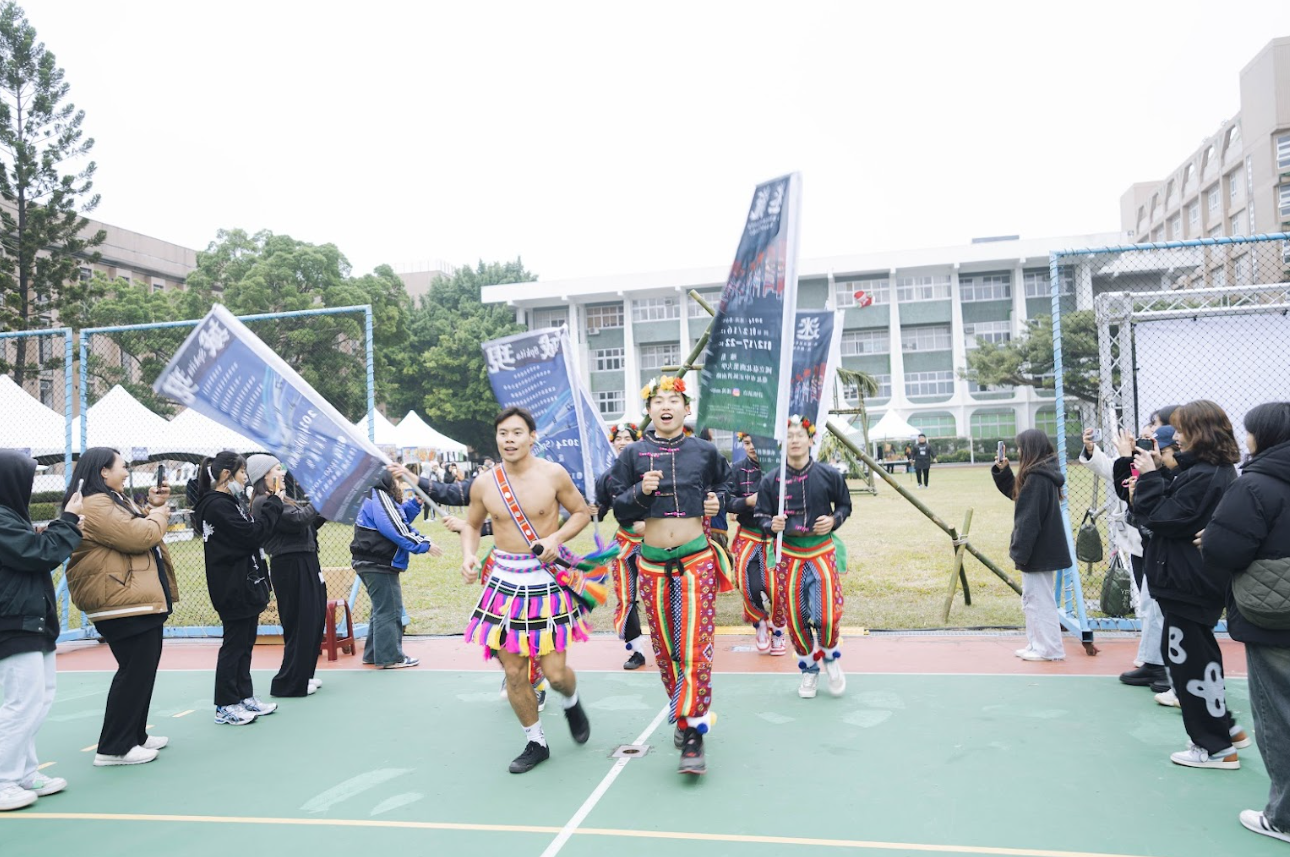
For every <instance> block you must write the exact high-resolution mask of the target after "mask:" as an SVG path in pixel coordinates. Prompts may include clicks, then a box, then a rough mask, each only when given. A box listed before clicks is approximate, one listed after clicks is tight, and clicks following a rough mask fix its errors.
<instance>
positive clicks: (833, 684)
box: [824, 658, 847, 696]
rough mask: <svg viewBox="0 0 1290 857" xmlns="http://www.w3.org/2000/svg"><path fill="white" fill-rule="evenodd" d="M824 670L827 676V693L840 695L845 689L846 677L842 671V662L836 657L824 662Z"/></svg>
mask: <svg viewBox="0 0 1290 857" xmlns="http://www.w3.org/2000/svg"><path fill="white" fill-rule="evenodd" d="M824 672H826V673H827V674H828V678H829V695H831V696H841V695H842V694H843V692H845V691H846V689H847V677H846V674H845V673H843V672H842V664H841V663H839V662H838V659H837V658H834V659H833V660H831V661H825V662H824Z"/></svg>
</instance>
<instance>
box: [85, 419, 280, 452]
mask: <svg viewBox="0 0 1290 857" xmlns="http://www.w3.org/2000/svg"><path fill="white" fill-rule="evenodd" d="M90 425H91V427H92V426H93V425H94V423H93V422H91V423H90ZM225 449H231V450H233V451H234V452H239V453H243V454H245V453H248V452H262V451H264V444H262V443H256V442H255V441H253V440H250V439H249V438H246V437H244V436H242V435H241V434H238V433H237V432H235V431H233V430H232V429H230V428H227V427H225V426H223V425H221V424H220V423H217V422H215V421H214V420H213V419H211V418H210V417H207V416H204V415H202V414H199V413H197V411H195V410H193V409H192V408H189V409H187V410H186V411H184V412H183V413H181V414H180V415H179V416H177V417H175V418H174V419H173V420H171V421H170V424H169V433H168V439H167V442H166V444H164V445H163V446H162V447H159V448H157V449H155V450H152V451H151V454H152V455H156V454H158V453H167V452H168V453H176V454H182V455H201V456H208V455H215V454H216V453H217V452H220V451H221V450H225Z"/></svg>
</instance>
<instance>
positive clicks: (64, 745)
mask: <svg viewBox="0 0 1290 857" xmlns="http://www.w3.org/2000/svg"><path fill="white" fill-rule="evenodd" d="M323 677H324V680H325V681H326V686H325V687H324V688H323V689H322V690H321V691H319V693H318V694H317V695H316V696H314V697H311V698H307V699H299V700H296V699H292V700H283V701H281V703H282V706H281V708H280V709H279V711H278V713H277V714H274V715H273V716H271V717H267V718H262V719H261V720H260V722H257V723H255V724H253V725H251V726H249V727H244V728H232V727H223V726H219V727H217V726H215V725H214V723H212V722H211V705H210V702H209V700H210V694H211V681H212V675H211V673H210V672H209V671H199V672H163V673H162V674H161V675H160V677H159V679H158V685H157V693H156V696H155V698H154V703H153V717H152V723H153V724H154V729H153V732H154V733H156V734H160V735H168V736H169V737H170V739H171V746H170V747H169V748H167V749H165V750H163V751H162V753H161V758H160V759H158V760H157V761H156V762H153V763H151V764H148V765H141V766H137V767H130V768H94V767H92V766H91V764H90V762H91V759H92V752H91V751H85V750H83V748H86V747H87V746H88V745H91V744H93V743H94V741H96V740H97V736H98V729H99V726H100V717H101V713H102V706H103V702H104V694H105V692H106V689H107V684H108V682H109V680H110V678H111V675H110V674H109V673H75V672H69V673H62V674H60V676H59V693H58V700H57V702H56V704H55V706H54V710H53V713H52V714H51V716H50V719H49V721H48V722H47V723H46V725H45V728H44V730H43V731H42V733H41V738H40V751H41V758H42V761H45V762H50V761H52V762H56V764H55V765H54V766H52V767H50V768H48V769H46V772H47V773H49V774H51V775H53V774H57V775H60V776H64V777H66V778H67V779H68V780H70V781H71V786H70V787H69V789H68V791H67V792H65V793H63V794H60V795H56V796H52V797H49V798H42V799H41V800H40V802H39V803H38V804H37V805H36V806H35V807H32V808H30V809H27V810H22V811H20V812H14V813H4V814H2V815H0V853H3V854H5V855H27V854H36V853H47V854H57V853H74V852H76V851H78V850H81V849H86V848H88V849H90V851H91V852H92V853H93V854H94V855H95V857H118V855H120V857H126V855H129V857H138V855H147V854H160V853H174V854H183V855H192V857H201V855H227V854H230V853H247V850H248V849H250V850H251V851H252V852H260V853H265V852H267V853H277V854H284V853H291V854H301V855H303V854H310V853H322V850H323V849H336V848H340V849H347V850H341V851H339V852H336V853H342V854H344V853H364V852H366V853H401V854H412V855H420V854H506V855H540V854H543V853H544V852H545V853H548V854H553V853H559V854H561V855H570V857H575V855H593V854H595V855H603V854H605V853H606V851H607V850H610V851H612V853H614V854H615V855H637V854H642V855H643V854H657V853H659V852H660V851H661V850H663V849H666V851H667V853H669V854H704V855H740V857H743V855H746V857H761V855H771V854H776V855H796V854H807V853H810V852H812V851H815V850H818V849H819V848H820V847H821V846H824V845H829V846H832V847H829V848H828V851H827V853H848V852H850V853H864V854H876V855H887V854H906V853H946V854H965V853H974V854H1013V855H1032V854H1049V855H1052V854H1076V853H1083V854H1090V853H1095V854H1116V855H1171V857H1188V856H1189V855H1196V857H1216V855H1238V854H1239V855H1245V856H1246V857H1259V855H1282V857H1284V855H1285V854H1286V847H1285V846H1284V845H1283V844H1281V843H1278V842H1275V841H1272V840H1268V839H1264V838H1261V837H1258V836H1255V835H1253V834H1251V833H1249V832H1247V831H1245V830H1244V829H1243V828H1241V827H1240V825H1239V823H1238V822H1237V821H1236V815H1237V813H1238V812H1239V811H1240V810H1241V809H1245V808H1262V806H1263V805H1264V802H1265V800H1266V796H1267V786H1268V780H1267V776H1266V773H1265V771H1264V769H1263V764H1262V760H1261V759H1260V758H1259V754H1258V752H1257V750H1256V749H1255V748H1250V749H1249V750H1245V751H1243V752H1242V753H1241V761H1242V765H1243V767H1242V769H1241V770H1240V771H1236V772H1231V771H1211V770H1192V769H1185V768H1180V767H1177V766H1175V765H1172V764H1170V763H1169V761H1168V754H1169V752H1170V751H1172V750H1176V749H1180V748H1181V747H1182V746H1183V745H1184V743H1185V737H1184V733H1183V730H1182V723H1181V720H1180V716H1179V714H1178V712H1177V710H1176V709H1165V708H1161V707H1159V706H1156V705H1154V704H1152V703H1151V698H1150V694H1149V693H1148V692H1147V691H1145V690H1142V689H1137V688H1126V687H1123V686H1121V685H1120V684H1119V683H1118V682H1116V680H1115V679H1114V678H1102V677H1099V678H1091V677H1090V678H1084V677H1079V678H1077V677H1060V678H1059V677H1051V678H1050V677H1038V678H1036V677H1026V676H961V675H956V676H936V675H917V676H915V675H894V676H893V675H879V676H866V675H852V676H850V677H849V681H850V686H849V688H848V691H847V695H846V696H845V697H844V698H842V699H833V698H831V697H829V696H827V694H825V693H823V692H821V695H820V696H819V697H818V698H816V699H814V700H802V699H799V698H798V697H797V694H796V684H797V682H796V677H795V676H793V675H791V674H785V675H720V676H718V678H717V683H716V700H717V704H716V710H717V712H718V714H719V721H718V723H717V725H716V727H715V729H714V731H713V733H712V735H711V736H710V740H709V742H708V766H709V773H708V775H707V776H705V777H702V778H682V777H680V776H678V775H677V774H676V759H677V753H676V751H675V750H673V749H672V745H671V737H672V736H671V727H670V726H668V725H667V724H666V723H663V724H662V725H660V726H659V727H658V728H657V729H655V730H654V731H653V732H652V733H651V734H650V736H649V737H648V739H647V742H648V743H649V744H650V745H651V750H650V752H649V753H648V754H647V755H645V756H644V757H641V758H635V759H633V760H631V761H629V762H626V763H625V764H624V765H622V767H621V770H620V771H619V772H618V775H617V777H616V778H615V779H613V780H612V782H611V783H610V784H608V786H607V788H605V789H604V790H603V794H601V795H600V796H599V798H598V800H589V798H592V797H593V793H594V792H596V791H597V789H598V787H599V786H601V785H602V782H603V781H604V780H605V779H606V775H607V774H609V773H610V771H611V769H612V768H613V767H614V766H615V762H614V760H612V759H610V758H609V754H610V753H611V751H612V750H613V749H614V748H616V747H617V746H618V745H621V744H629V743H632V742H633V741H635V740H636V739H637V737H638V736H640V735H641V733H642V732H643V731H644V730H645V729H646V728H647V727H648V726H649V725H650V724H651V722H654V721H655V719H656V716H657V715H658V714H659V712H660V710H661V708H662V705H663V693H662V688H661V684H660V683H659V681H658V678H657V676H656V675H654V674H648V675H643V674H629V673H622V672H614V673H603V672H602V673H595V672H583V673H581V695H582V697H583V700H584V704H585V705H586V706H587V708H588V713H589V715H590V717H591V722H592V738H591V741H590V742H589V743H588V744H587V745H585V746H583V747H578V746H575V745H574V744H573V742H572V741H571V739H570V738H569V734H568V730H567V728H566V727H565V724H564V719H563V717H562V716H561V713H560V706H559V701H558V698H555V699H553V700H552V703H551V705H550V706H549V707H548V709H547V711H546V712H545V714H544V715H543V722H544V723H545V724H546V729H547V734H548V740H549V743H550V745H551V750H552V758H551V760H550V761H549V762H547V763H545V764H543V765H541V766H540V767H538V768H537V769H536V770H534V771H533V772H531V773H529V774H526V775H522V776H514V775H511V774H509V773H507V771H506V766H507V764H508V763H509V761H510V760H511V758H512V757H514V756H515V755H516V754H518V753H519V751H520V750H521V749H522V748H523V733H522V732H521V731H520V729H519V727H518V725H517V724H516V722H515V719H514V716H513V715H512V714H511V711H510V708H509V706H508V705H506V703H505V702H504V701H503V700H501V699H500V697H499V694H498V690H499V684H500V674H498V673H493V672H466V673H452V672H432V671H428V670H406V671H399V672H372V671H354V672H347V671H339V672H327V673H324V674H323ZM268 678H269V676H268V674H260V673H257V674H256V682H257V685H258V686H259V687H261V688H265V689H267V684H268ZM1228 692H1229V702H1230V704H1231V705H1232V708H1233V710H1235V711H1237V712H1238V714H1239V713H1241V712H1244V711H1246V710H1247V709H1248V696H1247V691H1246V684H1245V681H1244V680H1229V684H1228ZM190 709H192V710H193V712H192V713H191V714H187V715H184V716H181V717H174V715H176V714H180V713H181V712H184V711H188V710H190ZM1242 720H1243V721H1244V723H1245V725H1246V726H1247V727H1250V728H1252V723H1250V722H1249V720H1248V718H1242ZM584 805H586V808H587V809H589V811H588V812H587V813H586V816H585V818H583V819H581V821H580V822H579V823H578V825H577V827H576V830H575V832H573V833H572V835H571V836H568V837H567V841H564V842H563V844H562V845H561V846H560V847H559V849H558V852H556V851H555V850H554V849H552V848H551V846H552V843H553V841H554V840H556V837H557V833H558V832H559V831H560V830H561V829H562V828H565V827H566V825H567V824H568V823H569V822H570V820H571V819H573V818H574V816H575V813H578V812H579V809H580V808H582V807H584ZM122 816H127V817H128V818H127V819H123V818H122ZM167 816H170V817H172V818H166V817H167ZM174 816H186V817H189V818H186V819H175V818H173V817H174ZM256 821H260V822H262V823H255V822H256ZM216 822H218V823H216ZM453 825H458V826H460V827H458V828H457V829H451V827H452V826H453ZM692 834H699V835H701V836H706V837H708V838H706V839H701V838H695V837H694V836H692ZM784 838H788V840H791V841H786V840H785V839H784ZM808 840H817V841H808ZM818 840H829V842H820V841H818ZM360 849H361V850H360Z"/></svg>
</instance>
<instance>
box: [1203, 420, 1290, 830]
mask: <svg viewBox="0 0 1290 857" xmlns="http://www.w3.org/2000/svg"><path fill="white" fill-rule="evenodd" d="M1245 430H1246V432H1247V434H1246V437H1245V443H1246V446H1247V447H1248V448H1249V450H1250V458H1249V459H1248V460H1247V461H1246V463H1245V466H1244V467H1243V468H1242V469H1241V476H1240V478H1239V479H1237V480H1236V481H1235V482H1233V483H1232V486H1231V487H1230V488H1228V489H1227V492H1226V493H1225V494H1224V495H1223V499H1222V500H1221V501H1219V504H1218V508H1217V509H1215V510H1214V517H1213V518H1211V519H1210V521H1209V524H1208V525H1207V526H1206V527H1205V529H1204V530H1203V531H1202V532H1201V534H1200V536H1199V537H1198V538H1197V541H1199V542H1201V545H1202V552H1203V555H1204V561H1205V566H1206V569H1208V570H1209V571H1210V572H1211V574H1213V575H1214V576H1215V577H1217V578H1219V579H1225V578H1233V579H1234V578H1235V576H1236V575H1240V574H1248V573H1249V572H1248V571H1247V569H1248V568H1249V567H1250V566H1251V565H1253V564H1254V562H1255V561H1256V560H1258V561H1261V563H1262V565H1263V566H1264V567H1266V568H1269V569H1274V570H1276V571H1278V572H1279V574H1280V578H1281V580H1283V581H1290V402H1269V403H1267V404H1264V405H1259V406H1258V407H1256V408H1254V409H1252V410H1250V411H1249V412H1248V413H1246V415H1245ZM1287 594H1290V593H1287V592H1286V591H1285V588H1284V587H1283V589H1282V590H1281V591H1280V592H1279V595H1280V596H1281V598H1282V599H1284V598H1286V597H1287ZM1281 603H1282V604H1284V603H1285V602H1284V601H1282V602H1281ZM1227 631H1228V633H1229V634H1231V635H1232V639H1234V640H1239V641H1240V642H1242V643H1244V644H1245V659H1246V664H1247V665H1248V667H1249V673H1250V711H1251V712H1252V713H1253V715H1254V732H1255V736H1256V737H1257V738H1258V742H1259V752H1260V753H1261V754H1262V755H1263V763H1264V765H1265V766H1266V767H1267V769H1268V777H1269V778H1270V779H1271V780H1272V784H1271V788H1270V789H1269V790H1268V804H1267V806H1266V807H1265V808H1264V809H1263V811H1261V812H1260V811H1259V810H1254V809H1247V810H1245V811H1243V812H1242V813H1241V814H1240V820H1241V824H1243V825H1245V826H1246V827H1248V828H1249V829H1250V830H1253V831H1254V832H1255V833H1261V834H1263V835H1265V836H1271V837H1273V838H1274V839H1280V840H1281V841H1283V842H1290V613H1287V612H1285V611H1284V610H1282V611H1279V612H1277V611H1273V612H1272V613H1270V614H1269V613H1263V612H1260V613H1258V614H1254V613H1251V615H1248V616H1247V615H1246V614H1245V613H1244V612H1242V610H1241V608H1240V605H1238V604H1237V602H1236V597H1235V595H1234V594H1233V591H1232V588H1231V587H1229V588H1228V591H1227Z"/></svg>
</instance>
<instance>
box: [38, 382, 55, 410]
mask: <svg viewBox="0 0 1290 857" xmlns="http://www.w3.org/2000/svg"><path fill="white" fill-rule="evenodd" d="M40 403H41V404H42V405H44V406H45V407H47V408H52V407H53V406H54V382H53V381H51V380H50V379H48V378H41V379H40Z"/></svg>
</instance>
